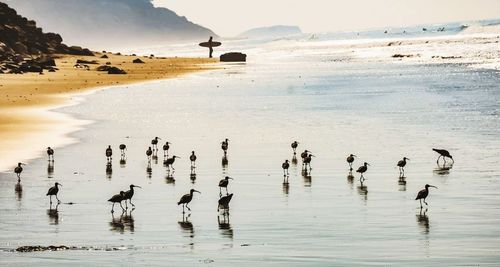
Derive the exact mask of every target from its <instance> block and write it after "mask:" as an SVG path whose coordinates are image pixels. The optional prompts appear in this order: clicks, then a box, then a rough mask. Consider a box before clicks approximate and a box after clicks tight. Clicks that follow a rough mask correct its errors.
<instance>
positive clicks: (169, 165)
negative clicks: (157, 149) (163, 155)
mask: <svg viewBox="0 0 500 267" xmlns="http://www.w3.org/2000/svg"><path fill="white" fill-rule="evenodd" d="M176 158H179V159H180V158H181V157H177V156H176V155H174V156H172V157H171V158H167V159H166V160H165V161H164V162H163V163H164V164H165V166H166V167H167V168H168V169H169V170H170V168H172V170H175V168H174V162H175V159H176Z"/></svg>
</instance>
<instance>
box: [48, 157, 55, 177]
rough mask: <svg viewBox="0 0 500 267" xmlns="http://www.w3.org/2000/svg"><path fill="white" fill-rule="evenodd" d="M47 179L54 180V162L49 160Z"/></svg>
mask: <svg viewBox="0 0 500 267" xmlns="http://www.w3.org/2000/svg"><path fill="white" fill-rule="evenodd" d="M47 177H48V178H49V179H50V178H54V161H51V160H49V164H48V165H47Z"/></svg>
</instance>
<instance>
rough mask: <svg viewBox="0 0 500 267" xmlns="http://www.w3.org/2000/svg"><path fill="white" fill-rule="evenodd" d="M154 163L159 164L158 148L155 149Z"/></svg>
mask: <svg viewBox="0 0 500 267" xmlns="http://www.w3.org/2000/svg"><path fill="white" fill-rule="evenodd" d="M152 158H153V163H154V164H158V149H156V150H153V157H152Z"/></svg>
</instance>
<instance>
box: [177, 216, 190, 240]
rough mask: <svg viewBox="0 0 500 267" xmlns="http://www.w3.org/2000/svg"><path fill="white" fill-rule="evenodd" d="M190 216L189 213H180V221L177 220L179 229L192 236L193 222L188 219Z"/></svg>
mask: <svg viewBox="0 0 500 267" xmlns="http://www.w3.org/2000/svg"><path fill="white" fill-rule="evenodd" d="M190 217H191V213H189V214H188V215H186V214H184V213H183V214H182V221H179V222H178V223H179V226H180V227H181V230H182V231H183V232H184V233H187V234H188V235H189V237H191V238H193V237H194V227H193V223H191V222H190V221H189V218H190Z"/></svg>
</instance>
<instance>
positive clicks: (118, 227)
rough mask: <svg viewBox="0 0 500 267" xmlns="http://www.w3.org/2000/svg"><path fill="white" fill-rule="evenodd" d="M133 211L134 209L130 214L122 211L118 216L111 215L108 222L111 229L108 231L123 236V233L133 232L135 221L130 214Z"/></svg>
mask: <svg viewBox="0 0 500 267" xmlns="http://www.w3.org/2000/svg"><path fill="white" fill-rule="evenodd" d="M134 210H135V208H132V209H131V210H130V212H127V211H126V210H123V211H122V214H120V216H115V214H114V213H111V221H110V222H109V226H110V227H111V228H110V229H109V230H111V231H113V232H118V233H121V234H123V233H124V232H125V231H130V232H134V229H135V221H134V217H133V216H132V212H133V211H134Z"/></svg>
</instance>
